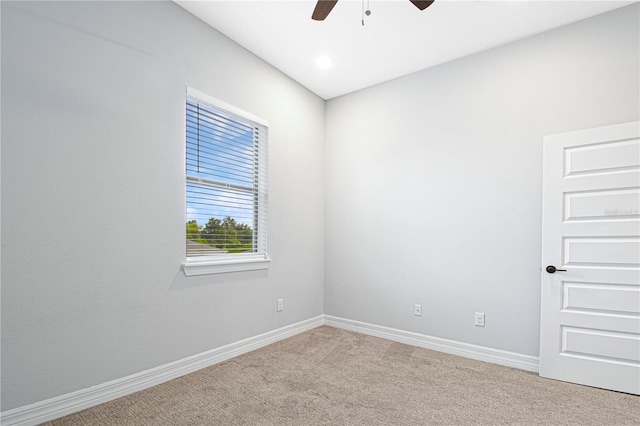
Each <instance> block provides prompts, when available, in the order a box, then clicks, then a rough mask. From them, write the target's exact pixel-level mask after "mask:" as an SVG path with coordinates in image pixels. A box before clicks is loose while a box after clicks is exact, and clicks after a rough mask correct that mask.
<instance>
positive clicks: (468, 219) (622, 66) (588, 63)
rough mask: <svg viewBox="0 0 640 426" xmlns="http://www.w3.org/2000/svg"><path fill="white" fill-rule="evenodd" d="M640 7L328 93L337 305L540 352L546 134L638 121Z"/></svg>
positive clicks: (345, 311)
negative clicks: (477, 321) (418, 307)
mask: <svg viewBox="0 0 640 426" xmlns="http://www.w3.org/2000/svg"><path fill="white" fill-rule="evenodd" d="M638 17H639V11H638V4H635V5H632V6H629V7H625V8H622V9H619V10H616V11H613V12H611V13H608V14H605V15H601V16H599V17H594V18H592V19H589V20H585V21H582V22H579V23H576V24H573V25H569V26H566V27H563V28H560V29H557V30H555V31H551V32H547V33H544V34H540V35H538V36H535V37H531V38H527V39H524V40H521V41H518V42H515V43H511V44H508V45H504V46H502V47H499V48H495V49H492V50H489V51H486V52H483V53H480V54H477V55H474V56H470V57H467V58H464V59H461V60H457V61H454V62H450V63H447V64H445V65H442V66H438V67H435V68H432V69H428V70H425V71H422V72H419V73H416V74H413V75H410V76H407V77H404V78H400V79H397V80H394V81H390V82H387V83H385V84H381V85H378V86H376V87H372V88H369V89H366V90H362V91H360V92H356V93H353V94H350V95H346V96H343V97H340V98H336V99H334V100H331V101H329V102H327V119H326V120H327V121H326V151H325V155H326V157H325V161H326V166H325V167H326V175H327V184H326V190H327V193H328V194H329V196H328V197H327V202H326V240H325V247H326V258H325V262H326V276H325V313H326V314H328V315H336V316H339V317H346V318H349V319H352V320H358V321H364V322H369V323H373V324H377V325H383V326H388V327H393V328H398V329H402V330H407V331H413V332H418V333H423V334H426V335H430V336H436V337H441V338H446V339H451V340H456V341H461V342H466V343H471V344H477V345H481V346H485V347H490V348H495V349H501V350H507V351H512V352H516V353H520V354H526V355H534V356H537V355H538V341H539V313H540V271H539V268H540V266H541V265H540V261H541V258H540V255H541V242H540V238H541V206H542V204H541V200H542V193H541V191H542V183H541V174H542V172H541V171H542V156H541V154H542V139H543V137H544V136H545V135H549V134H554V133H559V132H565V131H570V130H575V129H582V128H590V127H597V126H602V125H608V124H613V123H620V122H626V121H633V120H638V118H639V117H640V112H639V111H640V108H639V94H640V91H639V87H638V83H639V81H640V74H639V72H638V64H639V62H640V58H639V53H638V52H639V51H640V46H639V43H638V40H639V39H640V37H639V33H638V27H639V25H638ZM425 48H426V49H428V46H425ZM416 54H419V52H416ZM414 304H422V309H423V314H422V317H416V316H414V315H413V305H414ZM474 312H484V313H486V327H484V328H479V327H475V326H474Z"/></svg>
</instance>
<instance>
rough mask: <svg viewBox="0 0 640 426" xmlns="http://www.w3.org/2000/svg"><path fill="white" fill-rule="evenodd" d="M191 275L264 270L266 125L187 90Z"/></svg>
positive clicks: (188, 269)
mask: <svg viewBox="0 0 640 426" xmlns="http://www.w3.org/2000/svg"><path fill="white" fill-rule="evenodd" d="M186 122H187V126H186V193H187V200H186V213H187V214H186V219H187V221H186V258H187V260H186V262H185V263H184V264H183V270H184V272H185V274H186V275H203V274H213V273H220V272H234V271H244V270H253V269H265V268H267V267H268V265H269V261H270V259H269V257H268V255H267V138H268V135H267V133H268V128H267V123H266V122H265V121H264V120H261V119H259V118H256V117H253V116H251V115H250V114H247V113H245V112H243V111H240V110H238V109H236V108H233V107H230V106H228V105H225V104H223V103H222V102H220V101H217V100H215V99H212V98H211V97H209V96H207V95H205V94H203V93H200V92H198V91H196V90H194V89H191V88H189V89H187V105H186Z"/></svg>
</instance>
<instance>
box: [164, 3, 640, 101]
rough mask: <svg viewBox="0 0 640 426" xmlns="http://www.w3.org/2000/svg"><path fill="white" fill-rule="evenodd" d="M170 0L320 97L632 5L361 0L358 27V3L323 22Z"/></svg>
mask: <svg viewBox="0 0 640 426" xmlns="http://www.w3.org/2000/svg"><path fill="white" fill-rule="evenodd" d="M174 1H175V2H176V3H177V4H179V5H180V6H182V7H183V8H185V9H186V10H188V11H190V12H191V13H193V14H194V15H195V16H197V17H198V18H200V19H201V20H203V21H204V22H206V23H208V24H209V25H211V26H212V27H214V28H215V29H217V30H218V31H220V32H221V33H223V34H225V35H226V36H227V37H229V38H231V39H232V40H234V41H235V42H237V43H238V44H240V45H242V46H244V47H245V48H246V49H248V50H249V51H251V52H253V53H254V54H255V55H257V56H259V57H260V58H262V59H263V60H265V61H266V62H268V63H269V64H271V65H273V66H274V67H276V68H277V69H279V70H280V71H282V72H283V73H285V74H287V75H288V76H289V77H291V78H293V79H294V80H296V81H298V82H299V83H300V84H302V85H303V86H305V87H307V88H308V89H309V90H311V91H312V92H314V93H316V94H318V95H319V96H320V97H322V98H324V99H331V98H334V97H336V96H340V95H343V94H346V93H349V92H353V91H355V90H359V89H362V88H365V87H368V86H372V85H374V84H377V83H381V82H383V81H387V80H390V79H393V78H396V77H400V76H403V75H407V74H410V73H413V72H416V71H419V70H422V69H425V68H429V67H432V66H435V65H438V64H442V63H444V62H447V61H451V60H453V59H457V58H460V57H463V56H467V55H470V54H473V53H476V52H480V51H483V50H486V49H490V48H492V47H496V46H499V45H502V44H505V43H509V42H511V41H514V40H518V39H521V38H523V37H527V36H530V35H533V34H538V33H541V32H543V31H547V30H550V29H552V28H556V27H559V26H562V25H566V24H568V23H571V22H575V21H578V20H581V19H585V18H588V17H590V16H594V15H598V14H601V13H604V12H607V11H609V10H613V9H616V8H619V7H622V6H626V5H628V4H631V3H634V2H633V1H584V0H582V1H580V0H574V1H558V0H553V1H485V0H474V1H459V0H436V2H435V3H433V4H432V5H431V6H430V7H428V8H427V9H425V10H423V11H420V10H419V9H417V8H416V7H415V6H414V5H413V4H411V2H410V1H409V0H386V1H379V0H364V5H365V8H366V5H367V4H368V5H369V6H368V8H369V9H370V10H371V12H372V13H371V15H370V16H369V17H366V16H365V24H364V26H363V25H362V22H361V20H362V16H363V2H362V0H339V1H338V4H337V5H336V6H335V7H334V9H333V11H332V12H331V14H330V15H329V16H328V17H327V19H326V20H325V21H313V20H312V19H311V13H312V12H313V9H314V7H315V3H316V2H315V0H299V1H273V0H259V1H245V0H235V1H219V0H218V1H185V0H174ZM320 55H329V56H331V57H332V59H333V65H332V66H331V67H330V68H328V69H321V68H319V67H318V66H317V64H316V59H317V57H318V56H320Z"/></svg>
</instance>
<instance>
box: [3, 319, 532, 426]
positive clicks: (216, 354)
mask: <svg viewBox="0 0 640 426" xmlns="http://www.w3.org/2000/svg"><path fill="white" fill-rule="evenodd" d="M321 325H328V326H331V327H336V328H342V329H345V330H350V331H355V332H357V333H362V334H367V335H370V336H375V337H380V338H383V339H388V340H393V341H395V342H400V343H405V344H408V345H412V346H418V347H421V348H426V349H432V350H436V351H440V352H446V353H450V354H453V355H459V356H463V357H467V358H473V359H477V360H480V361H486V362H491V363H494V364H500V365H505V366H507V367H514V368H519V369H521V370H527V371H533V372H538V364H539V359H538V357H534V356H529V355H522V354H517V353H514V352H507V351H501V350H498V349H491V348H486V347H483V346H476V345H471V344H468V343H462V342H456V341H453V340H446V339H440V338H437V337H431V336H426V335H423V334H419V333H413V332H410V331H403V330H398V329H394V328H389V327H383V326H379V325H374V324H368V323H364V322H360V321H353V320H349V319H345V318H339V317H334V316H331V315H319V316H317V317H314V318H310V319H308V320H305V321H301V322H299V323H296V324H291V325H289V326H286V327H282V328H279V329H277V330H273V331H269V332H267V333H263V334H260V335H258V336H254V337H250V338H247V339H244V340H240V341H238V342H234V343H231V344H228V345H226V346H222V347H220V348H216V349H212V350H210V351H207V352H203V353H201V354H197V355H194V356H191V357H188V358H184V359H181V360H178V361H175V362H172V363H169V364H165V365H161V366H159V367H156V368H152V369H150V370H146V371H142V372H140V373H136V374H132V375H130V376H127V377H123V378H120V379H116V380H113V381H110V382H107V383H103V384H100V385H97V386H93V387H90V388H87V389H81V390H79V391H76V392H72V393H68V394H66V395H61V396H58V397H55V398H51V399H47V400H44V401H40V402H36V403H34V404H30V405H27V406H24V407H18V408H14V409H12V410H7V411H4V412H2V413H0V424H2V425H3V426H10V425H22V426H30V425H37V424H40V423H43V422H47V421H49V420H53V419H57V418H59V417H62V416H66V415H68V414H71V413H75V412H78V411H80V410H84V409H86V408H90V407H94V406H96V405H98V404H102V403H105V402H108V401H112V400H114V399H116V398H120V397H122V396H125V395H129V394H131V393H134V392H138V391H140V390H143V389H147V388H150V387H152V386H156V385H159V384H160V383H164V382H167V381H169V380H172V379H175V378H177V377H180V376H184V375H185V374H189V373H192V372H194V371H197V370H200V369H202V368H205V367H209V366H211V365H214V364H217V363H220V362H222V361H226V360H228V359H231V358H233V357H236V356H238V355H242V354H244V353H247V352H250V351H253V350H255V349H258V348H261V347H263V346H267V345H270V344H271V343H275V342H277V341H280V340H283V339H286V338H288V337H291V336H295V335H296V334H300V333H303V332H305V331H308V330H311V329H313V328H316V327H319V326H321Z"/></svg>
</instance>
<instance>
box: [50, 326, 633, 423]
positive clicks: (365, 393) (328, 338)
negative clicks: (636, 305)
mask: <svg viewBox="0 0 640 426" xmlns="http://www.w3.org/2000/svg"><path fill="white" fill-rule="evenodd" d="M46 424H47V425H56V426H58V425H83V426H91V425H498V424H511V425H598V426H605V425H606V426H614V425H636V426H637V425H640V397H638V396H633V395H628V394H623V393H617V392H611V391H606V390H601V389H595V388H590V387H586V386H580V385H574V384H570V383H564V382H558V381H554V380H548V379H542V378H540V377H538V376H537V375H536V374H534V373H529V372H525V371H521V370H516V369H512V368H508V367H502V366H499V365H494V364H489V363H484V362H480V361H475V360H470V359H466V358H461V357H457V356H453V355H448V354H444V353H440V352H434V351H430V350H427V349H421V348H416V347H413V346H408V345H404V344H400V343H395V342H391V341H388V340H383V339H379V338H375V337H370V336H365V335H362V334H358V333H353V332H349V331H345V330H340V329H336V328H331V327H326V326H323V327H319V328H316V329H313V330H311V331H308V332H306V333H302V334H300V335H297V336H294V337H292V338H289V339H287V340H283V341H281V342H278V343H275V344H273V345H270V346H267V347H264V348H261V349H258V350H256V351H253V352H250V353H248V354H245V355H242V356H239V357H237V358H234V359H231V360H229V361H226V362H223V363H220V364H217V365H214V366H212V367H209V368H206V369H203V370H200V371H198V372H195V373H192V374H189V375H187V376H183V377H180V378H178V379H175V380H172V381H170V382H167V383H164V384H162V385H159V386H156V387H153V388H151V389H147V390H144V391H141V392H138V393H135V394H132V395H129V396H126V397H123V398H120V399H117V400H115V401H111V402H108V403H105V404H102V405H99V406H97V407H93V408H91V409H88V410H84V411H81V412H79V413H76V414H72V415H70V416H67V417H63V418H60V419H58V420H55V421H52V422H49V423H46Z"/></svg>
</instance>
